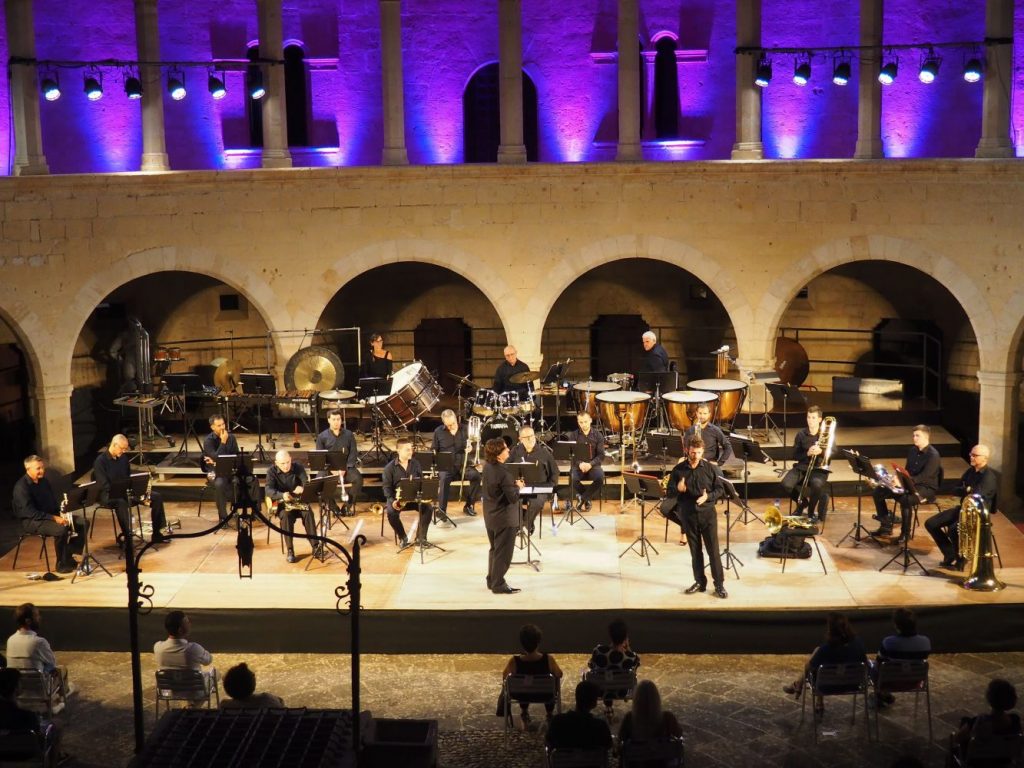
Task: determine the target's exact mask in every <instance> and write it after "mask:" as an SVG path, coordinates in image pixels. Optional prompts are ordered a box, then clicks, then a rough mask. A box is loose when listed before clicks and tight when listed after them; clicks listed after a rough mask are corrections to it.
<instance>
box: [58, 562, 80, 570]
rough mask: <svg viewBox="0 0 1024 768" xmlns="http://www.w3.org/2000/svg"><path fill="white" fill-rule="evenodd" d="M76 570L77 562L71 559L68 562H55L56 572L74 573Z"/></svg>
mask: <svg viewBox="0 0 1024 768" xmlns="http://www.w3.org/2000/svg"><path fill="white" fill-rule="evenodd" d="M76 570H78V563H76V562H75V561H74V560H72V561H71V562H69V563H57V573H74V572H75V571H76Z"/></svg>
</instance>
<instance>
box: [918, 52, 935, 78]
mask: <svg viewBox="0 0 1024 768" xmlns="http://www.w3.org/2000/svg"><path fill="white" fill-rule="evenodd" d="M939 63H940V60H939V57H938V56H936V55H935V54H934V53H929V54H928V56H926V57H925V60H924V62H922V64H921V69H920V70H918V72H917V79H918V80H920V81H921V82H922V83H924V84H925V85H929V84H931V83H934V82H935V76H936V75H938V74H939Z"/></svg>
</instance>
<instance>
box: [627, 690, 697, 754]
mask: <svg viewBox="0 0 1024 768" xmlns="http://www.w3.org/2000/svg"><path fill="white" fill-rule="evenodd" d="M682 735H683V729H682V728H681V727H680V726H679V721H678V720H676V716H675V715H673V714H672V713H671V712H666V711H665V710H663V709H662V708H661V694H660V693H659V692H658V686H656V685H655V684H654V683H653V682H652V681H651V680H641V681H640V682H639V683H638V684H637V686H636V693H634V694H633V708H632V709H631V710H630V711H629V712H627V713H626V716H625V717H624V718H622V725H621V726H620V727H619V742H620V743H622V744H625V743H626V742H628V741H652V740H654V739H667V738H669V737H681V736H682Z"/></svg>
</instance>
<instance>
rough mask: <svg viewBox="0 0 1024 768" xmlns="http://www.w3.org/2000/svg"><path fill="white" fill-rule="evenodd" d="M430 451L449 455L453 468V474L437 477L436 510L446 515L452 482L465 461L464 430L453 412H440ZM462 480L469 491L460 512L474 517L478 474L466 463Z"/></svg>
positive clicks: (477, 497)
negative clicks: (439, 423)
mask: <svg viewBox="0 0 1024 768" xmlns="http://www.w3.org/2000/svg"><path fill="white" fill-rule="evenodd" d="M430 450H432V451H433V452H434V453H450V454H451V455H452V461H453V463H454V466H455V472H454V473H449V472H441V473H440V474H439V476H438V478H439V480H440V481H441V483H440V491H439V494H438V495H439V496H440V498H439V499H438V500H437V506H438V509H440V510H441V512H442V514H444V515H445V516H447V514H448V495H449V493H450V491H451V487H452V480H454V479H455V476H456V475H457V474H458V473H461V472H462V465H463V463H464V462H465V461H466V430H465V429H462V428H461V427H460V426H459V420H458V418H456V416H455V411H453V410H451V409H450V408H446V409H445V410H443V411H441V426H439V427H438V428H437V429H435V430H434V437H433V439H432V440H431V443H430ZM463 480H465V481H466V482H467V483H469V490H468V491H466V494H465V498H466V503H465V504H464V505H463V507H462V511H463V512H464V513H465V514H467V515H470V516H472V515H475V514H476V510H475V509H474V508H473V506H474V505H475V504H476V502H477V499H479V498H480V472H479V471H478V470H477V468H476V467H474V466H472V465H471V464H469V463H468V462H467V463H466V474H465V475H464V476H463Z"/></svg>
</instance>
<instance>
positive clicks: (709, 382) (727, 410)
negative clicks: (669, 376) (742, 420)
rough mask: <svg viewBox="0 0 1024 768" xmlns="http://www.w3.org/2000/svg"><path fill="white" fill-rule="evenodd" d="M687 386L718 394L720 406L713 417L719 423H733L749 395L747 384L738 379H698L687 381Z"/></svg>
mask: <svg viewBox="0 0 1024 768" xmlns="http://www.w3.org/2000/svg"><path fill="white" fill-rule="evenodd" d="M686 386H688V387H689V388H690V389H697V390H700V391H702V392H714V393H715V394H716V395H718V408H717V409H716V410H715V411H714V412H713V413H712V414H711V418H712V419H713V420H714V421H716V422H718V423H719V424H721V423H723V422H725V423H729V424H732V422H733V420H734V419H735V418H736V416H737V415H739V412H740V409H741V408H742V407H743V399H744V398H745V397H746V396H747V385H746V384H744V383H743V382H742V381H737V380H736V379H697V380H696V381H688V382H686Z"/></svg>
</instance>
